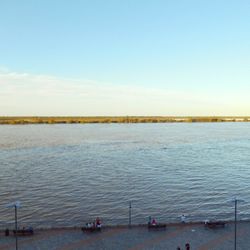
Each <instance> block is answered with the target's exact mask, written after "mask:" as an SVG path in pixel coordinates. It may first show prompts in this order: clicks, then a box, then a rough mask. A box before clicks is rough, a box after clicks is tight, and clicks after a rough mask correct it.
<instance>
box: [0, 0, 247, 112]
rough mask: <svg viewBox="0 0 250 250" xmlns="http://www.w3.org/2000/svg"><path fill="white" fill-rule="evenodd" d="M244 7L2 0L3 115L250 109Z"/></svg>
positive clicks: (141, 0) (220, 1) (220, 2)
mask: <svg viewBox="0 0 250 250" xmlns="http://www.w3.org/2000/svg"><path fill="white" fill-rule="evenodd" d="M249 13H250V2H249V1H243V0H239V1H230V0H227V1H224V0H217V1H215V0H211V1H198V0H197V1H192V0H189V1H184V0H182V1H181V0H180V1H174V0H172V1H167V0H165V1H160V0H154V1H153V0H133V1H129V0H127V1H125V0H124V1H118V0H116V1H115V0H113V1H111V0H106V1H101V0H99V1H97V0H81V1H80V0H74V1H63V0H60V1H59V0H53V1H47V0H43V1H32V0H23V1H18V0H16V1H14V0H2V1H1V3H0V37H1V40H0V115H250V98H248V96H249V95H248V93H250V70H249V69H250V32H249V27H250V15H249ZM59 92H60V94H58V93H59ZM83 96H84V100H82V97H83ZM45 98H46V102H45ZM248 99H249V100H248Z"/></svg>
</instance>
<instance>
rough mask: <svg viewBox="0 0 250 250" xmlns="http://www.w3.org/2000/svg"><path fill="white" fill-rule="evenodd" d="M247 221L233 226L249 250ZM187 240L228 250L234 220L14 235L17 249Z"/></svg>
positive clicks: (163, 244) (10, 245) (165, 245)
mask: <svg viewBox="0 0 250 250" xmlns="http://www.w3.org/2000/svg"><path fill="white" fill-rule="evenodd" d="M249 236H250V222H239V223H238V225H237V249H245V250H247V249H249V245H250V237H249ZM0 239H1V240H0V249H1V250H11V249H15V237H14V236H13V235H12V234H11V235H10V236H8V237H6V236H5V235H4V232H1V236H0ZM186 243H189V244H190V246H191V249H197V250H210V249H218V250H219V249H220V250H230V249H234V223H233V222H230V223H227V224H226V225H225V227H224V228H216V229H210V228H206V227H204V224H202V223H196V224H192V223H187V224H171V225H167V228H166V230H157V231H156V230H150V231H149V230H148V229H147V226H146V225H145V226H132V228H128V227H125V226H121V227H119V226H116V227H103V229H102V231H101V232H92V233H90V232H88V233H86V232H82V231H81V230H80V228H68V229H46V230H45V229H44V230H41V229H40V230H35V234H34V235H33V236H22V237H19V238H18V246H19V249H25V250H34V249H51V250H52V249H53V250H78V249H107V250H109V249H110V250H113V249H114V250H116V249H120V250H123V249H124V250H125V249H128V250H140V249H169V250H172V249H173V250H175V249H176V248H177V247H178V246H179V247H180V248H181V249H185V244H186Z"/></svg>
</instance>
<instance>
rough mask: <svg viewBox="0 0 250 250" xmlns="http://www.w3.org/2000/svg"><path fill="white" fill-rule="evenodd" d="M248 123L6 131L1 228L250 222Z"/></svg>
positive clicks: (0, 140)
mask: <svg viewBox="0 0 250 250" xmlns="http://www.w3.org/2000/svg"><path fill="white" fill-rule="evenodd" d="M249 152H250V123H171V124H87V125H86V124H85V125H82V124H68V125H25V126H11V125H6V126H5V125H3V126H0V164H1V165H0V227H5V226H6V225H8V224H9V223H12V222H13V215H14V209H11V208H6V204H9V203H11V202H13V201H15V200H20V201H21V203H22V207H21V208H20V209H18V215H19V221H20V224H22V225H30V224H32V225H34V226H37V227H49V226H75V225H77V226H78V225H81V224H82V223H83V222H86V221H87V220H90V219H91V220H93V219H95V217H96V216H100V217H101V218H102V219H103V221H104V222H105V223H108V224H126V223H128V213H129V211H128V207H129V201H131V202H132V222H133V223H146V221H147V217H148V216H149V215H151V216H155V217H156V218H157V219H158V220H161V221H165V222H172V221H179V220H180V219H179V218H180V215H181V214H185V215H187V218H188V219H189V220H192V221H199V220H204V219H207V218H209V219H212V218H217V219H226V220H230V219H233V216H234V210H233V209H234V207H233V203H231V202H230V201H229V200H230V199H231V198H232V197H234V196H237V197H239V198H241V199H244V200H245V202H242V203H240V204H239V219H243V220H245V219H250V192H249V190H250V181H249V180H250V169H249V163H250V154H249Z"/></svg>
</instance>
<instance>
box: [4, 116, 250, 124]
mask: <svg viewBox="0 0 250 250" xmlns="http://www.w3.org/2000/svg"><path fill="white" fill-rule="evenodd" d="M166 122H167V123H168V122H250V117H215V116H214V117H203V116H202V117H170V116H96V117H69V116H67V117H45V116H41V117H35V116H32V117H0V124H62V123H69V124H72V123H166Z"/></svg>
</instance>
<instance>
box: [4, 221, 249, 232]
mask: <svg viewBox="0 0 250 250" xmlns="http://www.w3.org/2000/svg"><path fill="white" fill-rule="evenodd" d="M211 221H221V222H225V224H230V225H231V224H234V220H228V221H227V220H211ZM159 223H160V224H165V225H166V226H167V227H179V226H202V225H204V224H205V222H204V221H190V222H185V223H182V222H166V223H165V222H161V221H160V222H159ZM237 223H239V224H241V223H243V224H244V223H250V220H237ZM12 227H13V229H14V223H13V225H12ZM12 227H10V228H9V229H10V230H12ZM147 227H148V224H147V223H145V224H131V225H128V224H127V225H125V224H117V225H111V224H107V225H105V224H104V225H103V226H102V229H104V230H105V229H130V228H147ZM81 228H82V226H60V227H53V226H49V227H34V230H35V231H47V230H48V231H49V230H81ZM5 229H6V228H1V229H0V232H4V231H5Z"/></svg>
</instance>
